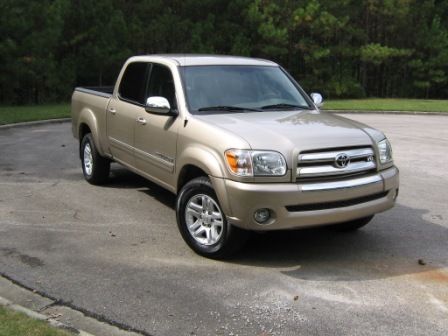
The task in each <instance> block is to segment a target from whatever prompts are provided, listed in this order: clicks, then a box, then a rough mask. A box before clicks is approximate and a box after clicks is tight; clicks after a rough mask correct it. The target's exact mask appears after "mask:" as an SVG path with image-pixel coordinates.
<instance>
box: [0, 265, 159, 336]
mask: <svg viewBox="0 0 448 336" xmlns="http://www.w3.org/2000/svg"><path fill="white" fill-rule="evenodd" d="M0 276H1V277H3V278H5V279H7V280H9V281H11V282H12V283H13V284H15V285H17V286H19V287H22V288H24V289H26V290H28V291H31V292H33V293H35V294H39V295H40V296H42V297H45V298H47V299H50V300H52V301H54V302H53V303H51V304H49V305H47V307H46V308H49V307H48V306H56V305H58V306H64V307H68V308H71V309H73V310H77V311H79V312H81V313H83V314H84V315H85V316H87V317H90V318H93V319H95V320H97V321H99V322H103V323H106V324H109V325H111V326H114V327H117V328H119V329H121V330H124V331H129V332H134V333H137V334H140V335H142V336H154V335H153V334H150V333H148V332H147V331H145V330H141V329H138V328H134V327H132V326H130V325H127V324H126V323H123V322H119V321H115V320H113V319H111V318H108V317H107V316H104V315H102V314H97V313H95V312H92V311H89V310H87V309H84V308H82V307H80V306H77V305H75V304H73V303H72V301H65V300H63V299H60V298H56V297H55V296H53V295H51V294H48V293H47V292H45V291H42V290H39V289H34V288H32V287H30V286H28V285H25V284H24V283H22V282H21V281H19V280H17V279H14V278H12V277H11V276H9V275H7V274H5V273H4V272H0ZM44 308H45V307H44Z"/></svg>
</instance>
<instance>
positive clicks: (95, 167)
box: [80, 133, 110, 185]
mask: <svg viewBox="0 0 448 336" xmlns="http://www.w3.org/2000/svg"><path fill="white" fill-rule="evenodd" d="M80 151H81V164H82V172H83V174H84V178H85V179H86V180H87V182H89V183H91V184H95V185H99V184H103V183H104V182H106V181H107V179H108V177H109V171H110V160H109V159H106V158H104V157H102V156H101V155H100V153H99V152H98V150H97V149H96V147H95V143H94V142H93V138H92V134H91V133H88V134H86V135H85V136H84V137H83V138H82V141H81V148H80Z"/></svg>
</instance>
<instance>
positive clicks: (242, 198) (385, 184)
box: [211, 167, 399, 230]
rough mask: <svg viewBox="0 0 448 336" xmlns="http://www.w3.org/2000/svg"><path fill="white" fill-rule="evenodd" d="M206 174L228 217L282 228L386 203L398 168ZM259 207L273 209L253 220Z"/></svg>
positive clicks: (253, 226)
mask: <svg viewBox="0 0 448 336" xmlns="http://www.w3.org/2000/svg"><path fill="white" fill-rule="evenodd" d="M211 180H212V184H213V186H214V188H215V191H216V194H217V196H218V199H219V201H220V204H221V206H222V208H223V210H224V212H225V213H226V215H227V219H228V221H229V222H231V223H232V224H234V225H236V226H239V227H242V228H245V229H250V230H281V229H295V228H304V227H311V226H319V225H326V224H332V223H339V222H345V221H349V220H352V219H357V218H362V217H366V216H370V215H373V214H375V213H378V212H382V211H385V210H387V209H390V208H392V207H393V206H394V204H395V199H396V196H397V194H398V186H399V173H398V169H397V168H396V167H391V168H389V169H386V170H384V171H381V172H378V173H375V174H371V175H368V176H363V177H358V178H352V179H344V180H340V181H331V182H306V183H305V182H304V183H241V182H235V181H231V180H226V179H219V178H213V177H212V178H211ZM260 208H267V209H270V210H271V213H272V215H273V216H272V218H271V220H269V221H268V222H267V223H266V224H258V223H257V222H256V221H255V220H254V217H253V214H254V212H255V211H256V210H257V209H260Z"/></svg>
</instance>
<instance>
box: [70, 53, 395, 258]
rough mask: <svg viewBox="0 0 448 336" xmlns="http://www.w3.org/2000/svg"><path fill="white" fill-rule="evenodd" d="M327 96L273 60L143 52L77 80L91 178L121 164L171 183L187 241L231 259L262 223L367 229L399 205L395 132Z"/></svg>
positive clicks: (80, 134) (75, 120)
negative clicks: (326, 107) (95, 77)
mask: <svg viewBox="0 0 448 336" xmlns="http://www.w3.org/2000/svg"><path fill="white" fill-rule="evenodd" d="M321 104H322V96H321V95H320V94H317V93H314V94H311V95H310V96H308V95H307V94H306V93H305V92H304V90H303V89H302V88H301V87H300V85H299V84H298V83H297V82H296V81H295V80H294V78H293V77H292V76H291V75H289V74H288V73H287V71H285V70H284V69H283V68H282V67H281V66H279V65H278V64H276V63H274V62H271V61H268V60H262V59H254V58H246V57H232V56H215V55H150V56H136V57H131V58H130V59H128V60H127V61H126V63H125V64H124V66H123V68H122V70H121V72H120V74H119V76H118V79H117V82H116V84H115V87H114V88H97V89H95V88H81V87H78V88H76V89H75V91H74V93H73V96H72V105H71V114H72V130H73V135H74V137H75V138H77V139H79V144H80V145H79V155H80V159H81V165H82V170H83V174H84V177H85V179H86V180H87V181H88V182H90V183H91V184H102V183H105V182H106V181H107V179H108V176H109V171H110V163H111V162H112V161H115V162H118V163H120V164H122V165H124V166H126V167H127V168H129V169H130V170H132V171H133V172H135V173H137V174H139V175H141V176H143V177H145V178H147V179H149V180H151V181H153V182H154V183H156V184H158V185H160V186H162V187H164V188H166V189H168V190H169V191H171V192H173V193H174V194H175V195H177V200H176V218H177V225H178V228H179V230H180V233H181V235H182V237H183V239H184V240H185V242H186V243H187V244H188V245H189V246H190V247H191V248H192V249H193V250H194V251H195V252H196V253H198V254H200V255H202V256H206V257H209V258H224V257H227V256H230V255H231V254H232V253H234V252H235V251H237V250H238V249H239V248H240V247H241V246H242V245H243V244H244V242H245V240H246V238H247V236H248V233H249V232H250V231H268V230H285V229H300V228H305V227H314V226H324V225H331V227H333V228H335V229H338V230H341V231H344V230H356V229H358V228H360V227H362V226H364V225H365V224H367V223H368V222H369V221H370V220H371V219H372V217H373V216H374V214H376V213H379V212H382V211H385V210H387V209H389V208H391V207H393V206H394V203H395V200H396V198H397V196H398V187H399V178H398V174H399V173H398V169H397V168H396V167H395V166H394V163H393V160H392V149H391V145H390V143H389V141H388V140H387V138H386V137H385V135H384V134H383V133H382V132H380V131H378V130H376V129H374V128H372V127H369V126H366V125H364V124H361V123H358V122H355V121H353V120H350V119H346V118H343V117H340V116H336V115H332V114H330V113H325V112H323V111H320V109H319V107H320V106H321Z"/></svg>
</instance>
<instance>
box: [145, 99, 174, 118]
mask: <svg viewBox="0 0 448 336" xmlns="http://www.w3.org/2000/svg"><path fill="white" fill-rule="evenodd" d="M145 110H146V112H151V113H157V114H169V113H170V111H171V106H170V103H169V102H168V99H166V98H164V97H156V96H155V97H149V98H148V99H147V100H146V105H145Z"/></svg>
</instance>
